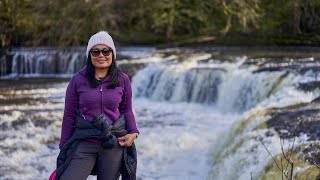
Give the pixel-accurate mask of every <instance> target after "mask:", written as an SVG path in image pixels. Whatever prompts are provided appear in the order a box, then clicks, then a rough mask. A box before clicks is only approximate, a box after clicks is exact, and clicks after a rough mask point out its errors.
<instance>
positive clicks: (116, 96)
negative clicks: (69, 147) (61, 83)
mask: <svg viewBox="0 0 320 180" xmlns="http://www.w3.org/2000/svg"><path fill="white" fill-rule="evenodd" d="M86 55H87V66H86V67H84V68H83V69H82V70H81V71H79V72H78V73H77V74H75V75H74V76H73V77H72V79H71V80H70V82H69V84H68V87H67V90H66V98H65V109H64V115H63V122H62V129H61V141H60V144H59V148H60V149H63V148H64V149H66V148H65V147H64V145H65V143H66V142H68V140H70V137H71V136H72V135H73V134H74V130H75V119H76V114H77V112H78V114H79V115H80V117H82V118H83V119H84V120H86V121H89V122H91V121H93V119H94V118H96V117H98V116H99V115H100V116H99V117H100V118H101V116H103V118H104V119H105V123H106V124H108V125H110V124H113V123H114V122H116V121H117V120H118V119H119V117H120V116H121V115H122V114H123V115H124V118H125V130H126V131H127V134H126V135H124V136H120V137H117V141H116V143H115V144H114V146H113V147H111V148H110V147H107V148H106V147H105V146H103V141H102V140H101V139H99V138H89V139H84V140H80V141H79V142H78V143H77V146H76V147H77V148H76V150H75V152H74V154H73V156H72V158H71V160H70V162H69V163H68V165H67V166H66V167H65V168H64V170H63V173H62V175H61V176H60V179H62V180H64V179H68V180H70V179H76V180H81V179H87V177H88V176H89V175H90V173H91V172H92V170H93V169H95V170H96V171H95V172H96V174H97V178H98V180H99V179H101V180H102V179H103V180H109V179H110V180H114V179H117V178H118V177H119V173H120V170H121V167H122V166H123V157H124V153H125V152H127V151H126V148H129V147H131V146H132V144H133V142H134V140H135V139H136V138H137V136H138V133H139V131H138V129H137V126H136V122H135V118H134V115H133V112H132V105H131V100H132V91H131V85H130V81H129V78H128V76H127V75H126V74H124V73H123V72H121V71H120V70H119V69H118V68H117V66H116V62H115V59H116V48H115V46H114V42H113V40H112V37H111V36H110V35H109V34H108V33H107V32H105V31H100V32H98V33H96V34H94V35H93V36H92V37H91V38H90V40H89V42H88V46H87V50H86ZM60 153H61V152H60ZM59 156H60V155H59ZM125 157H126V156H125ZM64 158H65V157H64ZM58 160H59V157H58ZM58 164H59V163H58ZM57 171H58V169H57ZM58 178H59V177H58Z"/></svg>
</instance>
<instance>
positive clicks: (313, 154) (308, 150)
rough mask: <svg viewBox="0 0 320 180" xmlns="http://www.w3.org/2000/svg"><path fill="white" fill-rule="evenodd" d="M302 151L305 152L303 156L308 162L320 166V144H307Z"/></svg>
mask: <svg viewBox="0 0 320 180" xmlns="http://www.w3.org/2000/svg"><path fill="white" fill-rule="evenodd" d="M302 152H303V154H302V155H301V156H302V157H303V158H304V159H305V160H306V161H307V162H309V163H310V164H312V165H315V166H317V167H318V168H320V144H310V145H308V146H306V147H305V149H304V150H303V151H302ZM319 171H320V169H319ZM319 178H320V176H319Z"/></svg>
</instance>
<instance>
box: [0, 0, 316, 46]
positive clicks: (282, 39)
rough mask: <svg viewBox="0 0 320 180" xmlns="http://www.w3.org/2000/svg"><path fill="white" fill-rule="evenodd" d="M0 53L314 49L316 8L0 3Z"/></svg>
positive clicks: (265, 0)
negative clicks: (112, 42)
mask: <svg viewBox="0 0 320 180" xmlns="http://www.w3.org/2000/svg"><path fill="white" fill-rule="evenodd" d="M0 25H1V26H0V40H1V47H10V46H39V45H41V46H77V45H84V44H86V43H87V40H88V38H89V37H90V35H92V34H93V33H95V32H97V31H98V30H107V31H109V32H110V34H112V35H113V36H114V37H115V38H116V39H117V40H118V41H120V42H124V43H143V44H153V43H179V42H182V43H183V42H185V43H188V42H189V43H190V42H201V41H206V42H210V43H216V44H240V45H241V44H304V45H319V44H320V43H319V42H320V0H0Z"/></svg>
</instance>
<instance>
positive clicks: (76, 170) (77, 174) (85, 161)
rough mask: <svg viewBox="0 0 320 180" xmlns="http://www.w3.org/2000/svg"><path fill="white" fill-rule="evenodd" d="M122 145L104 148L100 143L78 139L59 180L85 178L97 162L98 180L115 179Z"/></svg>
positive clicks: (119, 165) (120, 161)
mask: <svg viewBox="0 0 320 180" xmlns="http://www.w3.org/2000/svg"><path fill="white" fill-rule="evenodd" d="M122 158H123V147H121V146H120V145H119V144H117V145H116V146H115V147H114V148H113V149H104V148H103V147H102V146H101V145H100V144H95V143H92V142H87V141H80V142H79V144H78V148H77V150H76V152H75V154H74V156H73V158H72V160H71V162H70V163H69V165H68V167H67V169H66V170H65V171H64V172H63V174H62V175H61V178H60V180H82V179H83V180H86V179H87V177H88V176H89V175H90V173H91V170H92V169H93V167H94V165H95V163H97V164H96V165H97V166H96V168H97V179H98V180H116V179H117V178H118V177H119V173H120V168H121V163H122Z"/></svg>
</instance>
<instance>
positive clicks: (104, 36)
mask: <svg viewBox="0 0 320 180" xmlns="http://www.w3.org/2000/svg"><path fill="white" fill-rule="evenodd" d="M98 44H103V45H106V46H108V47H109V48H111V49H112V51H113V54H114V58H116V48H115V47H114V43H113V40H112V37H111V36H110V35H109V33H108V32H106V31H100V32H97V33H96V34H94V35H92V36H91V38H90V39H89V42H88V46H87V51H86V55H87V57H88V56H89V51H90V50H91V48H92V47H93V46H95V45H98Z"/></svg>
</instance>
